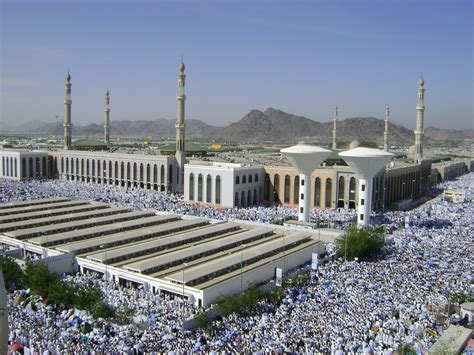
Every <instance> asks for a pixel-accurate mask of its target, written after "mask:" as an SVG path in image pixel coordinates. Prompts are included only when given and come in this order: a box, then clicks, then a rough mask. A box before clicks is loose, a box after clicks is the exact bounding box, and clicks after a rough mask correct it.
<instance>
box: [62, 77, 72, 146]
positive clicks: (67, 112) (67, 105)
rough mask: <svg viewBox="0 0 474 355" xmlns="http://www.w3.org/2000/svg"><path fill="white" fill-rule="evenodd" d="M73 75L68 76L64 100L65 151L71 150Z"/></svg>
mask: <svg viewBox="0 0 474 355" xmlns="http://www.w3.org/2000/svg"><path fill="white" fill-rule="evenodd" d="M71 86H72V84H71V75H70V74H69V70H68V71H67V75H66V97H65V98H64V123H63V127H64V149H71V105H72V100H71Z"/></svg>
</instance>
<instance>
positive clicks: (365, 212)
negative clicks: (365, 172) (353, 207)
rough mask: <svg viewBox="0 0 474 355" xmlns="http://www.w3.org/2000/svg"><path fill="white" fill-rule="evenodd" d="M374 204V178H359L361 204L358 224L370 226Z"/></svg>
mask: <svg viewBox="0 0 474 355" xmlns="http://www.w3.org/2000/svg"><path fill="white" fill-rule="evenodd" d="M371 204H372V179H363V178H360V179H359V205H358V208H357V213H358V214H357V225H358V226H359V227H364V226H368V225H369V223H370V212H371V210H372V209H371Z"/></svg>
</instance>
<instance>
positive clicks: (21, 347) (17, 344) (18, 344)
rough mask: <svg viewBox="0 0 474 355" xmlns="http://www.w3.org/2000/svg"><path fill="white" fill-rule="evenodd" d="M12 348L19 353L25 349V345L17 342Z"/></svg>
mask: <svg viewBox="0 0 474 355" xmlns="http://www.w3.org/2000/svg"><path fill="white" fill-rule="evenodd" d="M10 348H11V349H12V350H13V351H19V350H21V349H23V345H21V344H20V343H18V342H16V343H13V344H12V345H11V346H10Z"/></svg>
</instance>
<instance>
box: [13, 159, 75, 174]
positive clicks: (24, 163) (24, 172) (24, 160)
mask: <svg viewBox="0 0 474 355" xmlns="http://www.w3.org/2000/svg"><path fill="white" fill-rule="evenodd" d="M66 164H67V159H66ZM61 168H62V169H64V166H63V165H62V164H61ZM21 177H22V178H26V158H21Z"/></svg>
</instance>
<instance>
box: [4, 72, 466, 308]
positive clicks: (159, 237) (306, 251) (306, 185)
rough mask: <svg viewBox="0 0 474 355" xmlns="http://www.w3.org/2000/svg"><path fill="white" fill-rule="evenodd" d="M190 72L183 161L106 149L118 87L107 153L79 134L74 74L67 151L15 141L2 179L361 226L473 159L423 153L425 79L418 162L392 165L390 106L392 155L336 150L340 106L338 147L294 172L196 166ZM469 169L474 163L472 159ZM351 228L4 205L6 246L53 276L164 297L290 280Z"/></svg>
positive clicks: (180, 148) (51, 203) (315, 150)
mask: <svg viewBox="0 0 474 355" xmlns="http://www.w3.org/2000/svg"><path fill="white" fill-rule="evenodd" d="M185 79H186V75H185V66H184V63H180V65H179V74H178V95H177V121H176V125H175V127H176V153H175V155H174V156H173V155H152V154H148V155H144V154H143V153H140V154H136V153H135V154H134V153H123V152H117V151H111V150H107V151H106V150H105V149H106V148H107V147H109V145H110V111H111V110H110V94H109V92H108V91H107V93H106V96H105V109H104V142H103V143H102V144H100V147H101V149H102V150H95V149H97V147H98V145H97V144H96V143H94V142H91V141H88V140H81V141H77V140H76V141H73V140H72V137H71V127H72V126H71V125H72V121H71V114H72V109H71V108H72V97H71V87H72V84H71V75H70V74H69V73H68V74H67V76H66V97H65V100H64V107H65V115H64V123H63V128H64V147H63V149H61V150H58V151H52V150H51V151H42V150H33V151H28V150H23V149H16V148H6V147H4V148H2V149H0V157H1V159H0V164H1V165H0V178H5V179H13V180H23V179H32V178H33V179H35V178H37V179H41V178H58V179H63V180H74V181H82V182H88V183H92V184H107V185H111V186H121V187H127V188H136V187H140V188H143V189H147V190H152V191H163V192H168V193H181V194H183V195H184V199H185V200H187V201H193V202H196V203H202V204H208V205H212V206H218V207H219V206H222V207H234V206H240V207H247V206H253V205H259V204H279V205H286V206H296V205H298V206H299V209H298V212H299V217H298V219H299V221H302V222H305V221H307V220H308V210H309V207H318V208H342V209H356V208H357V209H358V224H361V225H365V224H367V223H368V222H369V219H370V209H371V208H389V207H390V208H403V207H408V204H411V202H412V201H413V200H417V201H419V200H421V199H422V198H423V196H424V195H425V193H426V191H427V190H428V188H429V187H430V186H432V185H433V184H435V183H436V182H437V181H438V180H439V179H452V178H455V177H456V176H459V175H462V174H463V173H465V172H466V170H467V167H466V163H465V162H464V161H460V162H453V163H450V164H448V165H444V166H440V167H436V166H434V165H433V164H432V161H431V160H429V159H424V157H423V114H424V109H425V107H424V91H425V89H424V81H423V79H421V80H420V81H419V85H418V104H417V107H416V110H417V125H416V130H415V148H414V153H415V154H414V163H413V164H409V165H406V163H405V165H399V164H397V163H393V164H392V163H391V164H389V165H387V164H386V162H385V161H383V160H384V159H385V158H387V157H390V158H391V156H392V154H390V153H389V152H388V150H389V143H388V140H389V132H388V120H389V114H390V109H389V108H388V107H387V108H386V115H385V132H384V151H381V150H377V149H372V151H377V152H376V154H378V156H381V157H384V156H385V158H384V159H382V160H380V161H381V162H382V163H383V164H382V163H381V164H379V165H378V168H377V169H372V170H373V171H372V172H371V173H369V172H368V171H366V170H368V169H365V170H364V169H363V170H362V171H360V170H359V168H358V167H357V164H355V165H354V163H353V160H351V155H350V154H348V152H350V151H346V152H339V151H337V140H336V139H337V120H338V109H337V108H336V110H335V113H334V119H333V121H334V122H333V127H334V129H333V140H332V148H333V151H332V152H331V151H329V150H327V149H324V148H320V147H315V146H308V145H306V146H305V147H306V148H302V146H298V145H297V146H295V147H291V148H285V149H282V151H281V152H282V154H284V155H286V156H287V157H288V159H289V160H290V161H291V162H292V164H294V166H293V167H291V166H266V165H252V164H231V163H220V162H203V161H192V160H190V159H188V158H187V157H186V141H185V128H186V124H185V102H186V95H185ZM107 149H108V148H107ZM357 149H359V150H358V152H359V153H358V156H359V157H363V158H364V159H366V160H369V159H372V158H373V157H372V156H370V154H372V153H371V152H370V150H371V149H369V148H356V149H353V150H352V151H356V150H357ZM305 152H307V153H308V154H309V155H308V156H305V158H306V159H308V160H306V162H305V160H304V159H302V160H300V162H301V161H303V163H304V165H305V166H304V167H302V166H301V164H299V162H298V159H293V161H292V159H290V156H291V154H293V153H305ZM319 153H324V154H326V155H324V159H322V158H321V157H322V155H323V154H321V155H320V156H319V158H321V159H320V160H317V159H314V158H315V157H316V155H317V154H319ZM329 153H330V154H329ZM352 157H353V156H352ZM321 161H322V163H321ZM386 161H388V159H387V160H386ZM335 162H337V163H335ZM346 162H347V164H346ZM469 164H470V165H471V166H470V168H471V170H472V161H471V162H470V163H469ZM306 165H310V166H311V169H312V170H311V169H307V167H306ZM369 165H371V166H372V167H373V166H374V165H377V164H369ZM313 168H314V169H313ZM358 170H359V171H358ZM366 186H367V188H365V187H366ZM308 197H309V198H308ZM300 216H302V218H301V219H300ZM341 233H342V232H341V231H340V230H334V229H319V230H318V231H316V230H315V229H311V228H306V229H305V228H300V229H297V228H289V227H288V226H278V225H262V224H258V223H245V222H244V221H236V222H224V221H212V220H208V219H204V218H198V217H194V216H180V215H176V214H171V213H163V212H156V213H155V211H131V210H129V209H128V208H125V207H116V206H111V205H108V204H105V203H102V202H97V201H79V200H74V201H71V200H70V199H67V198H52V199H36V200H30V201H22V202H13V203H9V204H2V205H1V206H0V245H1V244H6V245H9V246H10V247H14V248H15V249H14V250H12V251H10V252H11V253H17V254H18V256H20V255H26V254H27V253H32V254H36V255H39V256H41V258H42V260H43V261H44V260H46V263H47V265H48V268H49V269H50V270H52V271H57V272H73V271H78V270H80V271H81V272H88V271H93V272H97V273H101V274H102V275H104V276H105V277H106V278H107V279H110V280H113V281H114V282H118V283H121V284H126V285H143V286H145V287H147V288H149V289H150V290H152V291H153V292H165V293H171V294H174V295H179V296H180V297H183V298H187V299H189V300H190V301H192V302H194V303H195V304H196V305H198V306H202V305H204V306H206V305H209V304H211V303H212V302H214V301H215V300H216V298H217V297H219V296H220V295H223V294H235V293H239V292H242V290H243V289H245V288H247V286H248V285H249V284H252V283H260V282H263V281H265V280H269V279H271V278H273V277H276V280H277V279H278V275H280V276H279V277H280V281H281V275H283V274H284V273H285V272H287V271H288V270H291V269H292V268H295V267H297V266H298V265H301V264H302V263H305V262H308V261H309V260H312V259H313V258H314V256H315V254H317V255H318V256H319V255H323V254H324V253H325V247H324V243H323V242H325V241H333V240H334V238H336V237H337V236H338V235H340V234H341ZM0 306H1V305H0Z"/></svg>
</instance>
